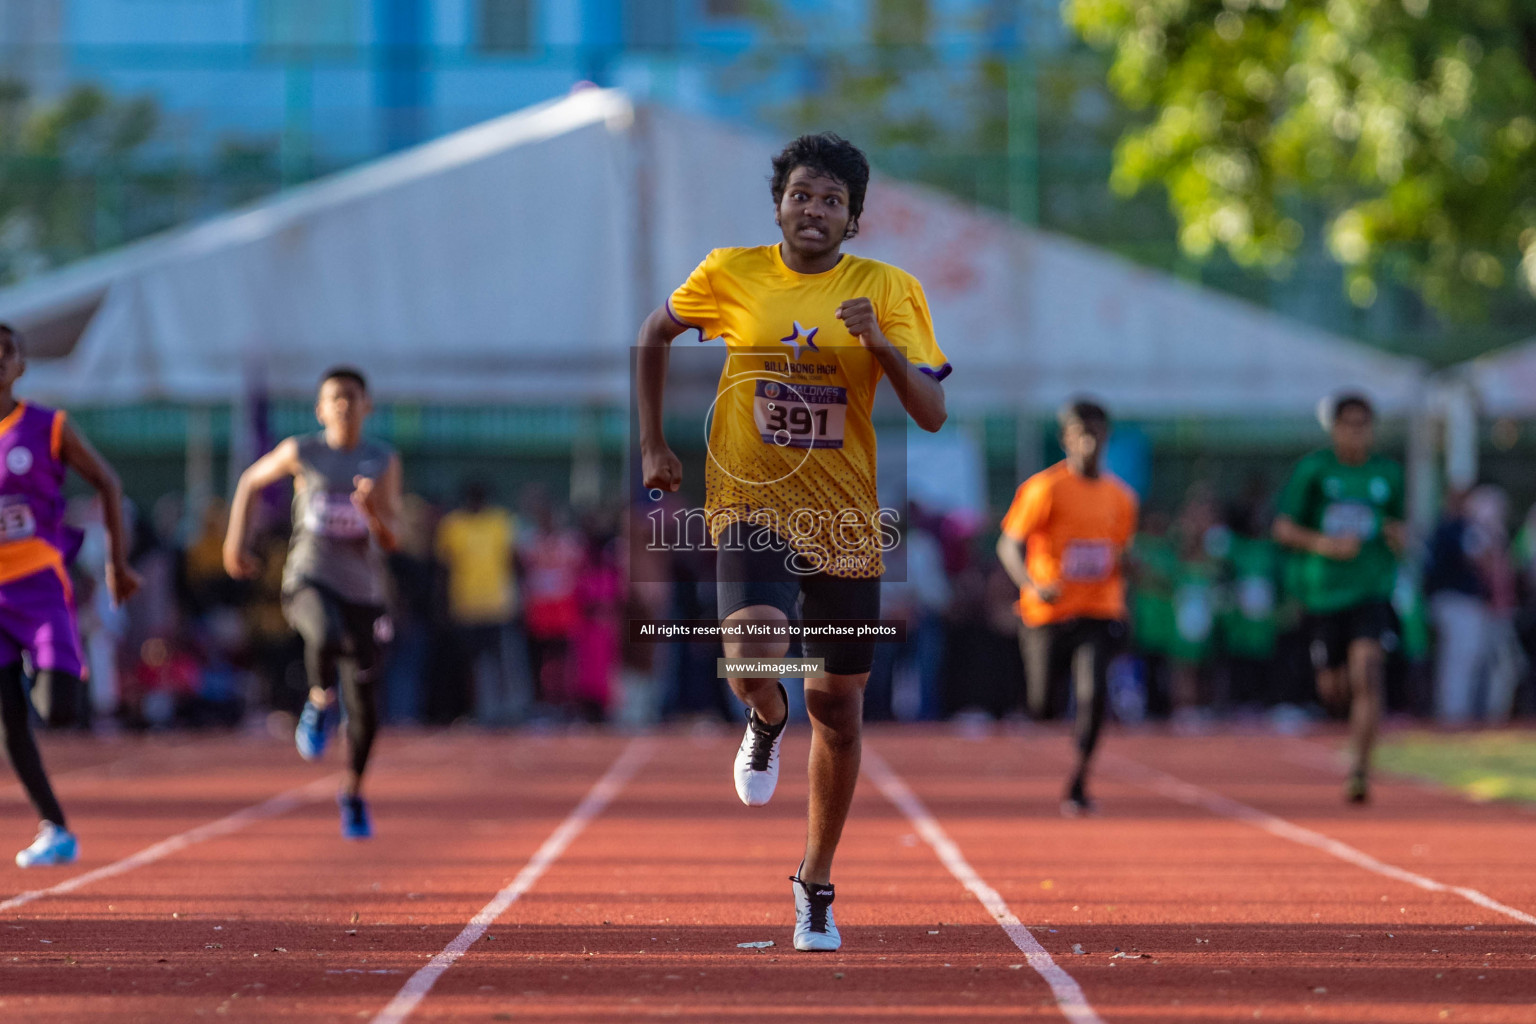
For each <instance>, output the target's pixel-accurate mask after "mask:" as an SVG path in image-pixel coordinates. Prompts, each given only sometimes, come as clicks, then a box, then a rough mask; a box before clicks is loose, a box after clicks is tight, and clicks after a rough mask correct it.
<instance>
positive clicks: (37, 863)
mask: <svg viewBox="0 0 1536 1024" xmlns="http://www.w3.org/2000/svg"><path fill="white" fill-rule="evenodd" d="M79 859H80V843H79V841H78V840H77V839H75V834H74V833H73V832H71V831H69V829H67V828H60V827H59V826H58V825H55V824H54V823H53V822H51V821H45V822H43V823H42V824H40V825H39V826H38V827H37V838H36V839H34V840H32V845H31V846H29V847H27V848H26V849H25V850H22V851H21V852H19V853H17V854H16V866H17V867H19V868H48V867H57V866H59V865H62V864H73V863H74V862H75V861H77V860H79Z"/></svg>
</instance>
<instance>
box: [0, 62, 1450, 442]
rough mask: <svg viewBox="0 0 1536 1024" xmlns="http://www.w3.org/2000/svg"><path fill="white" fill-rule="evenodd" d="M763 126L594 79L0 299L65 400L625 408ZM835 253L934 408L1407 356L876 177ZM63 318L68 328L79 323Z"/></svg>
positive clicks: (758, 193) (1201, 402)
mask: <svg viewBox="0 0 1536 1024" xmlns="http://www.w3.org/2000/svg"><path fill="white" fill-rule="evenodd" d="M775 147H776V143H775V141H774V140H770V139H767V138H764V137H762V136H758V135H751V134H746V133H741V132H737V131H733V130H731V129H729V128H726V127H723V126H721V125H718V124H716V123H713V122H707V121H702V120H698V119H694V118H690V117H686V116H683V115H680V114H676V113H673V112H670V111H665V110H660V109H656V108H650V107H644V106H636V105H635V104H634V103H632V102H631V101H630V100H629V98H628V97H626V96H625V95H624V94H622V93H620V92H615V91H602V90H588V91H584V92H578V93H575V94H573V95H572V96H570V97H568V98H566V99H563V100H558V101H555V102H553V103H550V104H545V105H543V106H540V107H535V108H532V109H530V110H527V111H523V112H519V113H516V114H511V115H508V116H506V117H503V118H499V119H497V120H495V121H491V122H487V123H486V124H484V125H481V126H478V127H476V128H472V129H469V130H467V131H464V132H460V133H457V134H455V135H451V136H448V137H445V138H443V139H440V140H438V141H436V142H432V143H429V144H427V145H425V146H421V147H419V148H417V149H414V150H411V151H408V152H406V153H403V154H400V155H397V156H393V157H389V158H386V159H384V160H381V161H378V162H377V163H374V164H371V165H369V166H367V167H364V168H361V169H359V170H356V171H352V172H348V173H345V174H341V175H338V176H336V177H334V178H330V179H327V180H325V181H322V182H318V183H316V184H313V185H310V186H306V187H303V188H300V189H296V190H294V191H292V192H289V193H285V194H284V195H282V196H279V197H277V198H274V199H272V200H269V201H267V202H264V203H261V204H259V205H257V206H255V207H253V208H251V209H249V210H247V211H244V212H238V213H234V214H230V215H227V216H223V217H219V218H216V219H214V220H212V221H209V222H207V223H204V224H201V225H199V226H195V227H192V228H188V229H185V230H181V231H177V232H172V233H170V234H168V235H165V236H162V237H159V238H155V239H151V240H149V241H146V242H142V243H138V244H136V245H132V246H129V247H127V248H125V249H123V250H121V251H119V252H117V253H114V254H109V255H106V256H102V257H99V258H95V259H91V260H87V261H85V262H83V263H80V264H77V265H75V266H73V267H70V268H66V269H64V270H61V271H59V272H56V273H53V274H50V275H45V276H43V277H40V278H38V279H35V280H33V281H31V282H28V283H25V284H23V285H20V286H18V287H15V288H12V289H9V290H7V291H4V292H0V319H7V320H12V321H15V322H17V323H18V325H19V326H21V327H22V328H23V329H24V330H28V331H29V333H35V334H36V336H38V337H40V338H47V339H57V338H61V337H66V336H68V337H73V334H74V333H78V334H79V338H78V342H76V343H75V344H74V345H73V348H72V350H71V351H69V353H68V355H67V356H65V357H64V358H61V359H56V360H37V361H35V362H34V364H33V369H32V370H31V371H30V373H29V379H28V380H27V382H26V383H25V384H24V385H23V391H24V393H26V394H29V395H34V396H36V397H38V398H40V399H43V400H52V401H58V402H63V403H67V404H78V405H86V404H111V403H124V402H135V401H143V400H148V399H167V400H176V401H186V402H222V401H228V400H231V399H232V398H234V397H236V396H237V395H239V394H241V393H242V392H243V391H246V390H248V389H250V388H251V387H252V386H253V384H256V383H259V384H260V385H261V386H264V387H265V388H266V389H267V390H269V391H270V392H272V393H274V394H289V395H308V394H310V393H311V390H312V388H313V386H314V381H315V380H316V378H317V376H318V375H319V373H320V372H321V370H322V369H323V368H324V367H325V366H327V365H330V364H333V363H338V362H355V363H357V364H359V365H361V366H363V367H364V368H366V369H367V370H368V371H369V372H370V375H371V376H372V378H373V379H374V382H375V389H376V390H377V391H378V392H379V393H380V394H381V395H382V396H384V397H392V398H405V399H414V400H418V401H427V402H505V401H518V402H566V401H602V402H611V403H615V404H620V403H623V402H624V401H626V396H627V395H628V391H629V379H628V374H629V347H630V345H631V344H632V343H633V339H634V336H635V332H636V329H637V328H638V325H639V323H640V320H641V319H642V318H643V316H644V315H645V313H646V312H648V311H649V310H650V309H652V308H654V307H655V306H657V305H659V304H660V303H661V301H662V300H663V299H664V298H665V296H666V294H667V292H668V291H669V290H670V289H671V288H672V287H674V286H675V285H677V284H678V283H680V282H681V281H682V280H683V279H684V277H686V275H687V274H688V272H689V271H690V270H691V269H692V268H693V266H694V265H695V264H696V263H697V262H698V261H699V260H700V259H701V258H702V257H703V256H704V254H705V253H706V252H708V250H709V249H711V248H714V247H717V246H727V245H750V244H761V243H764V242H769V241H773V240H775V239H776V238H777V230H776V228H775V226H774V223H773V217H772V206H771V200H770V197H769V193H768V186H767V174H768V170H769V165H768V158H769V156H770V155H771V154H772V153H773V152H774V149H775ZM849 249H850V251H853V252H857V253H859V254H862V255H867V256H873V257H876V258H879V259H884V260H887V261H889V262H892V263H895V264H897V265H899V266H902V267H904V268H906V269H908V270H910V271H911V272H913V273H914V274H915V275H916V276H917V277H918V278H919V279H920V280H922V281H923V283H924V286H925V288H926V290H927V293H928V297H929V300H930V303H931V306H932V309H933V315H934V322H935V325H936V328H937V331H938V334H939V338H940V343H941V345H942V346H943V347H944V349H945V351H946V354H947V355H948V356H949V358H950V360H951V362H952V363H953V364H954V366H955V373H954V376H952V377H951V378H950V380H949V382H948V383H947V384H946V388H947V390H948V392H949V394H950V396H951V407H952V408H964V409H966V410H967V411H970V412H977V411H983V410H987V409H994V410H1001V411H1010V412H1011V411H1019V410H1023V411H1032V412H1037V413H1038V412H1043V411H1047V410H1049V409H1052V408H1054V407H1055V406H1056V405H1057V404H1058V403H1059V402H1061V401H1062V400H1063V399H1065V398H1066V397H1068V396H1069V395H1072V394H1074V393H1077V392H1083V391H1087V392H1092V393H1093V394H1095V395H1097V396H1099V397H1101V398H1102V399H1104V400H1105V401H1107V402H1108V403H1109V404H1110V405H1111V406H1112V407H1113V408H1114V409H1115V410H1116V412H1117V413H1122V414H1127V415H1138V416H1172V415H1177V416H1241V417H1257V416H1290V415H1299V414H1305V413H1308V412H1310V411H1311V410H1312V409H1313V408H1314V406H1315V404H1316V402H1317V400H1318V399H1319V398H1320V397H1321V396H1323V395H1324V394H1326V393H1328V392H1330V391H1333V390H1336V389H1338V388H1342V387H1353V388H1360V389H1363V390H1365V391H1367V392H1368V393H1369V394H1371V395H1372V396H1373V397H1374V398H1375V399H1376V400H1377V401H1378V403H1379V404H1380V405H1381V407H1382V408H1383V410H1384V411H1386V412H1389V413H1404V412H1408V411H1410V410H1411V409H1412V408H1413V407H1414V406H1415V405H1416V404H1417V403H1418V401H1419V397H1420V388H1421V382H1422V380H1423V368H1422V367H1421V366H1420V364H1419V363H1417V362H1416V361H1413V360H1408V359H1402V358H1398V357H1394V356H1390V355H1387V354H1385V353H1381V352H1378V351H1375V350H1373V349H1369V348H1367V347H1365V346H1362V345H1359V344H1356V343H1353V342H1350V341H1348V340H1345V339H1342V338H1339V337H1336V336H1332V335H1329V334H1326V333H1324V332H1321V331H1317V330H1313V329H1311V328H1308V327H1305V326H1303V325H1300V324H1297V323H1295V322H1293V321H1289V320H1286V319H1284V318H1282V317H1279V316H1277V315H1275V314H1272V313H1269V312H1267V311H1265V310H1262V309H1259V308H1256V307H1253V306H1250V305H1247V304H1245V303H1243V302H1240V301H1238V300H1236V299H1232V298H1229V297H1226V296H1223V295H1220V294H1218V293H1215V292H1212V291H1210V290H1207V289H1202V288H1199V287H1195V286H1192V285H1189V284H1186V283H1184V282H1181V281H1178V280H1175V279H1171V278H1169V277H1167V276H1166V275H1161V274H1157V273H1154V272H1151V271H1148V270H1145V269H1142V268H1139V267H1137V266H1135V265H1133V264H1131V263H1129V262H1127V261H1124V260H1121V259H1118V258H1116V257H1113V256H1110V255H1107V254H1105V253H1103V252H1100V251H1096V250H1094V249H1092V248H1091V247H1088V246H1085V245H1082V244H1079V243H1076V242H1073V241H1070V240H1067V239H1064V238H1061V237H1058V236H1054V235H1050V234H1046V233H1043V232H1040V231H1034V230H1030V229H1028V228H1025V227H1021V226H1019V225H1017V224H1014V223H1012V222H1010V221H1008V220H1006V219H1005V218H1002V217H1000V216H995V215H991V214H988V213H985V212H979V211H977V210H975V209H972V208H969V207H966V206H963V205H962V204H959V203H956V202H954V201H952V200H950V199H948V198H946V197H943V196H941V195H939V194H937V193H935V192H933V191H931V190H928V189H924V188H921V187H917V186H912V185H906V184H901V183H898V182H895V181H891V180H889V179H885V178H878V177H877V179H876V180H875V181H874V182H873V183H872V184H871V187H870V192H869V197H868V201H867V204H866V209H865V212H864V216H863V231H862V233H861V234H860V236H859V237H858V238H857V239H856V240H855V241H854V242H852V243H850V245H849ZM82 324H83V325H84V330H83V333H80V326H81V325H82Z"/></svg>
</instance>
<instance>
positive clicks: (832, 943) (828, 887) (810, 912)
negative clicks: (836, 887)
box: [789, 875, 843, 953]
mask: <svg viewBox="0 0 1536 1024" xmlns="http://www.w3.org/2000/svg"><path fill="white" fill-rule="evenodd" d="M789 881H790V885H791V886H792V887H793V889H794V890H795V948H796V949H798V950H800V952H802V953H831V952H832V951H834V950H837V949H841V948H842V946H843V937H842V936H841V935H839V934H838V933H837V925H836V924H834V923H833V921H832V899H833V888H832V883H831V882H827V883H825V884H821V885H817V884H815V883H813V882H805V881H802V880H801V879H800V876H799V875H791V876H790V879H789Z"/></svg>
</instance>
